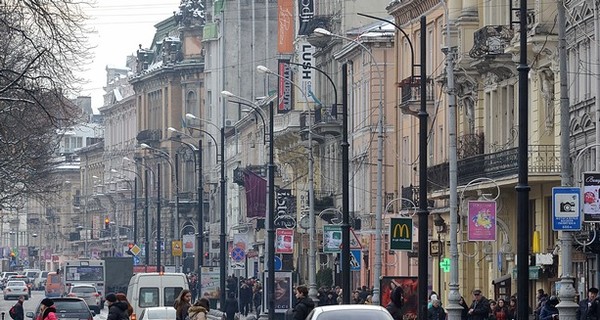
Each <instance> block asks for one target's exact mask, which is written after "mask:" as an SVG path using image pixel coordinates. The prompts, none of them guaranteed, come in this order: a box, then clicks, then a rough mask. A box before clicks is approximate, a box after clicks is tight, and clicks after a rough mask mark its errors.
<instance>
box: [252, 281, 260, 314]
mask: <svg viewBox="0 0 600 320" xmlns="http://www.w3.org/2000/svg"><path fill="white" fill-rule="evenodd" d="M253 290H254V294H253V297H252V300H253V302H254V310H256V314H257V315H258V314H260V305H261V303H262V286H261V285H260V284H257V285H255V286H254V289H253Z"/></svg>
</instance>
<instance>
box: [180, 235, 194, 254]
mask: <svg viewBox="0 0 600 320" xmlns="http://www.w3.org/2000/svg"><path fill="white" fill-rule="evenodd" d="M181 238H182V239H183V252H187V253H191V252H195V251H196V236H195V235H193V234H184V235H183V236H181Z"/></svg>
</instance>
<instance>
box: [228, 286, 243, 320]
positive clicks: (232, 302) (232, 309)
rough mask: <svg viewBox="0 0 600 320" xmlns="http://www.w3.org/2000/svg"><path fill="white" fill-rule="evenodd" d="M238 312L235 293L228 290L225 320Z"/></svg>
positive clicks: (230, 318)
mask: <svg viewBox="0 0 600 320" xmlns="http://www.w3.org/2000/svg"><path fill="white" fill-rule="evenodd" d="M238 312H240V309H239V308H238V301H237V299H236V298H235V293H234V292H230V293H229V296H228V297H227V300H225V314H226V315H227V320H234V319H235V314H236V313H238Z"/></svg>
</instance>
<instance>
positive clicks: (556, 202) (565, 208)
mask: <svg viewBox="0 0 600 320" xmlns="http://www.w3.org/2000/svg"><path fill="white" fill-rule="evenodd" d="M552 230H554V231H563V230H568V231H578V230H581V190H580V189H579V188H573V187H555V188H552Z"/></svg>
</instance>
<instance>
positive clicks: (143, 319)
mask: <svg viewBox="0 0 600 320" xmlns="http://www.w3.org/2000/svg"><path fill="white" fill-rule="evenodd" d="M175 318H176V310H175V308H173V307H151V308H146V309H143V310H142V313H140V317H139V320H168V319H175Z"/></svg>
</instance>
